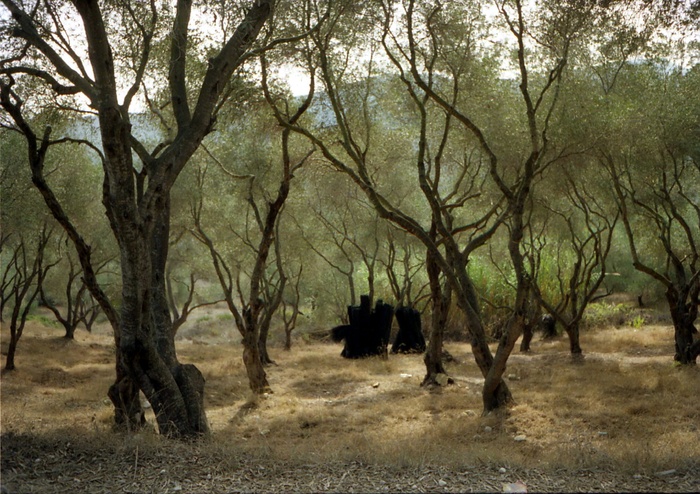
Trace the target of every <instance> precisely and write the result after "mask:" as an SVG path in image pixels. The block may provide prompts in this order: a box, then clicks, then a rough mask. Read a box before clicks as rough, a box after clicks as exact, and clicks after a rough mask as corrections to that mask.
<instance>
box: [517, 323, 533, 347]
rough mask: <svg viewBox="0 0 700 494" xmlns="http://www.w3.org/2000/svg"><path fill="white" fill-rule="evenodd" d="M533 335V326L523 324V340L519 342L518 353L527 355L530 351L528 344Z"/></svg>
mask: <svg viewBox="0 0 700 494" xmlns="http://www.w3.org/2000/svg"><path fill="white" fill-rule="evenodd" d="M534 334H535V325H534V324H525V326H524V327H523V339H522V341H521V342H520V351H521V352H522V353H527V352H529V351H530V343H531V342H532V337H533V336H534Z"/></svg>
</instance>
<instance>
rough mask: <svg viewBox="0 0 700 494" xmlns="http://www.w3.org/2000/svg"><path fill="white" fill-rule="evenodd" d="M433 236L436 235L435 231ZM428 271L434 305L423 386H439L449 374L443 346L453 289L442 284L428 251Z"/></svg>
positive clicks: (424, 359)
mask: <svg viewBox="0 0 700 494" xmlns="http://www.w3.org/2000/svg"><path fill="white" fill-rule="evenodd" d="M432 235H433V236H434V235H435V231H434V229H433V232H432ZM426 271H427V273H428V281H429V283H430V298H431V302H432V303H431V305H432V315H431V321H432V324H431V328H430V339H429V340H428V347H427V348H426V351H425V356H424V357H423V362H424V363H425V377H424V378H423V382H422V383H421V386H439V385H440V380H439V379H438V375H439V374H445V375H446V374H447V372H446V370H445V367H444V365H443V363H442V344H443V336H444V334H445V325H446V324H447V316H448V313H449V310H450V303H451V301H452V289H451V287H450V286H449V284H445V285H444V286H443V285H442V283H441V282H440V272H441V270H440V266H439V264H438V262H437V260H436V259H435V255H434V254H433V253H432V252H431V251H430V250H428V252H427V254H426Z"/></svg>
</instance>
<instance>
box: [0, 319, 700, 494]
mask: <svg viewBox="0 0 700 494" xmlns="http://www.w3.org/2000/svg"><path fill="white" fill-rule="evenodd" d="M224 322H225V321H222V324H223V323H224ZM229 322H230V321H229ZM205 336H206V335H202V334H198V335H197V339H196V340H195V341H196V343H193V342H192V340H188V339H182V340H180V341H179V343H178V344H179V349H178V350H179V352H180V355H181V359H182V360H183V361H188V362H193V363H196V364H197V365H198V366H199V367H200V369H201V370H202V372H203V373H204V375H205V377H206V379H207V387H206V393H207V396H206V405H207V409H208V417H209V420H210V422H211V426H212V431H213V433H212V436H211V438H210V439H208V440H206V441H202V442H201V443H198V444H194V445H192V444H182V443H176V442H173V441H168V440H164V439H162V438H160V437H158V436H157V435H156V434H155V433H154V432H153V431H145V432H142V433H140V434H115V433H113V432H111V425H110V421H111V406H110V404H109V401H108V400H107V398H106V396H105V390H106V389H107V387H108V385H109V384H110V382H111V379H112V372H113V362H112V345H113V343H112V341H111V339H110V337H109V335H108V334H107V333H106V331H105V330H104V329H102V330H96V331H95V333H94V334H87V333H84V332H80V333H78V334H77V335H76V341H67V340H64V339H62V338H60V335H59V334H58V332H57V330H56V329H55V328H50V327H46V326H42V325H40V324H39V323H37V322H32V323H30V326H29V327H28V328H27V331H26V333H25V336H24V338H23V339H22V342H21V348H20V352H21V353H20V354H19V355H18V369H17V370H16V371H14V372H12V373H10V374H5V375H3V377H2V482H3V484H4V485H6V486H7V487H8V488H9V489H10V492H12V493H15V492H37V493H43V492H69V491H71V492H176V491H183V492H236V491H242V490H244V491H251V490H254V491H306V492H309V491H314V492H316V491H336V492H337V491H343V492H345V491H353V490H354V491H383V490H388V491H469V490H476V491H502V490H503V486H504V484H508V483H512V482H516V481H522V482H523V483H524V484H525V485H527V486H528V489H530V490H531V491H535V490H536V491H594V490H601V489H602V490H605V491H613V490H614V491H621V490H622V491H698V490H700V472H698V468H697V465H698V462H699V461H700V431H699V429H698V425H699V424H700V420H699V419H700V410H699V409H698V406H697V400H696V399H695V396H697V390H698V389H700V373H699V372H698V369H697V367H693V368H685V369H684V368H678V367H676V366H674V365H673V362H672V355H673V341H672V330H671V329H670V328H669V327H663V326H642V327H638V328H635V327H631V326H625V327H620V328H616V329H608V330H600V331H587V332H585V333H584V334H583V336H582V344H583V347H584V352H585V354H586V358H585V359H584V361H583V363H579V364H575V363H573V362H572V361H571V360H570V358H569V357H568V355H567V348H568V347H567V342H566V341H565V340H564V339H560V340H555V341H552V342H543V341H539V340H538V339H535V341H534V344H533V352H532V353H531V354H526V355H523V354H517V353H516V354H514V355H513V356H512V357H511V361H510V364H509V368H508V371H507V372H506V374H507V376H508V379H509V381H510V386H511V388H512V390H513V393H514V396H515V398H516V400H517V404H516V406H514V407H513V408H512V409H511V410H509V411H508V413H504V414H500V415H491V416H487V417H482V416H481V396H480V388H481V382H482V379H481V378H480V375H479V373H478V371H477V368H476V365H475V364H474V363H473V360H472V358H471V354H470V351H469V347H468V346H467V345H465V344H462V343H452V344H450V343H448V344H447V348H448V350H449V351H450V353H451V354H452V355H453V356H454V357H456V360H457V362H454V363H450V364H448V370H449V372H450V374H451V376H452V377H454V378H455V380H456V384H455V385H454V386H449V387H447V388H444V389H441V390H437V391H435V390H433V391H429V390H425V389H422V388H420V387H419V383H420V381H421V380H422V377H423V371H424V367H423V364H422V359H421V356H420V355H405V356H404V355H399V356H395V355H391V356H390V357H389V360H387V361H384V360H380V359H377V358H374V359H367V360H355V361H348V360H344V359H342V358H341V357H340V356H339V353H340V349H341V347H340V346H338V345H332V344H322V343H312V344H304V343H299V344H298V345H297V346H296V347H295V348H293V350H292V351H291V352H283V351H282V350H281V349H279V348H272V349H271V351H272V353H273V358H274V359H275V360H276V361H277V363H278V364H279V365H277V366H273V367H270V368H269V370H268V373H269V380H270V383H271V385H272V387H273V390H274V393H273V394H271V395H268V396H266V397H263V398H260V399H258V400H255V401H253V400H251V397H250V396H249V392H248V389H247V384H246V380H245V371H244V368H243V365H242V362H241V357H240V347H239V345H237V344H235V343H218V344H216V345H214V344H206V339H205ZM3 337H5V334H4V332H3ZM212 341H214V340H212ZM215 341H220V339H219V338H216V340H215ZM150 419H151V423H152V422H153V417H150ZM516 438H517V439H518V440H516Z"/></svg>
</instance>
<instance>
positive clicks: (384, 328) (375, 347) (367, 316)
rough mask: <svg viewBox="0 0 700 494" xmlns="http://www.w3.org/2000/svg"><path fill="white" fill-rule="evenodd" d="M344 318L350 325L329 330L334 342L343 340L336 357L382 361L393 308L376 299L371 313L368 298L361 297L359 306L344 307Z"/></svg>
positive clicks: (385, 351)
mask: <svg viewBox="0 0 700 494" xmlns="http://www.w3.org/2000/svg"><path fill="white" fill-rule="evenodd" d="M348 317H349V320H350V324H346V325H343V326H336V327H335V328H333V329H332V330H331V337H332V339H333V340H334V341H337V342H340V341H342V340H345V347H344V348H343V351H342V352H341V353H340V355H341V356H343V357H345V358H353V359H354V358H363V357H370V356H374V355H380V356H382V357H385V358H386V357H387V355H388V346H389V337H390V335H391V322H392V320H393V317H394V308H393V307H392V306H391V305H389V304H385V303H384V302H382V301H381V300H378V301H377V304H376V305H375V307H374V310H372V309H371V305H370V299H369V296H368V295H362V296H361V297H360V305H359V306H352V305H351V306H348Z"/></svg>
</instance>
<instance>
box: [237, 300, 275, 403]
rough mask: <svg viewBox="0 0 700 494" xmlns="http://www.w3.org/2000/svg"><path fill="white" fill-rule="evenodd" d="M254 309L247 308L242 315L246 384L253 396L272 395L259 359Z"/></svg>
mask: <svg viewBox="0 0 700 494" xmlns="http://www.w3.org/2000/svg"><path fill="white" fill-rule="evenodd" d="M254 311H255V308H247V309H246V310H245V311H244V313H243V320H244V323H245V325H246V328H245V331H243V332H242V333H243V340H242V343H243V363H244V364H245V370H246V374H247V375H248V383H249V384H250V389H251V391H253V393H254V394H258V395H260V394H264V393H272V389H271V388H270V384H269V383H268V381H267V374H266V373H265V368H264V366H263V363H262V359H261V358H260V347H259V342H260V335H259V332H258V327H257V324H256V322H257V321H256V319H257V316H256V314H254Z"/></svg>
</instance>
